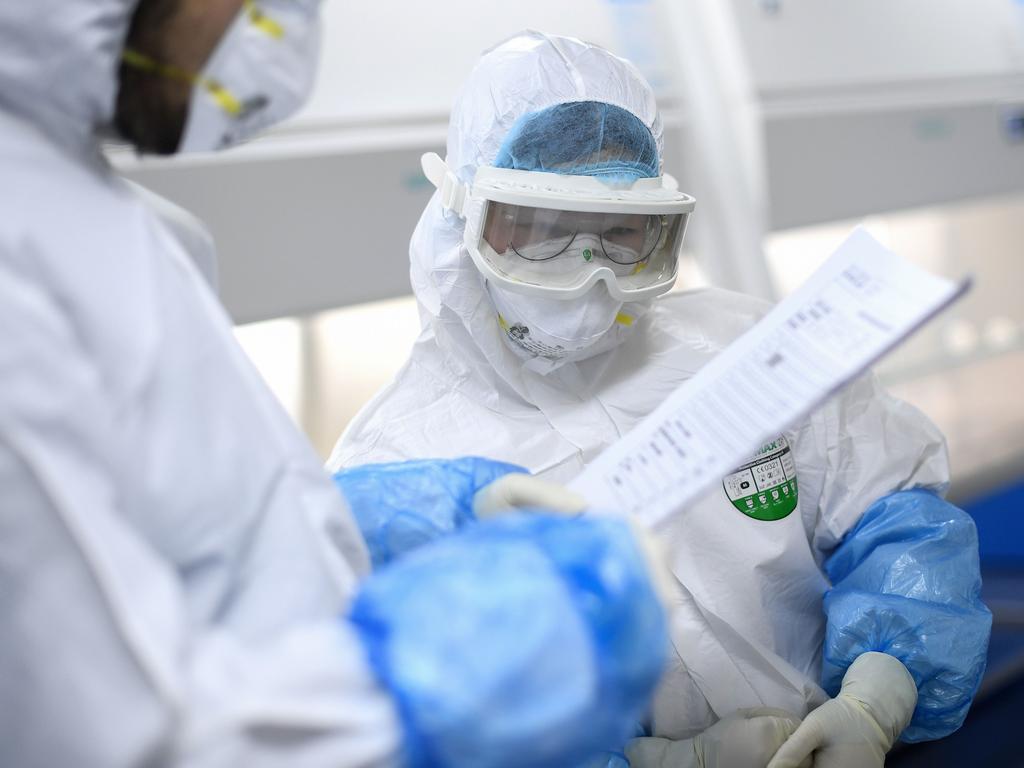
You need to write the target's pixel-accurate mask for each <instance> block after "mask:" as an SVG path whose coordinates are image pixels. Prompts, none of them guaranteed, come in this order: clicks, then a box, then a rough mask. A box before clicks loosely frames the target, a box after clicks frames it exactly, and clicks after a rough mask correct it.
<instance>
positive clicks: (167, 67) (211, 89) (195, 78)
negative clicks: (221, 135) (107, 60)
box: [121, 48, 242, 117]
mask: <svg viewBox="0 0 1024 768" xmlns="http://www.w3.org/2000/svg"><path fill="white" fill-rule="evenodd" d="M121 60H122V61H124V63H125V64H127V65H128V66H130V67H135V68H136V69H139V70H142V71H143V72H151V73H153V74H154V75H160V76H161V77H166V78H169V79H171V80H180V81H181V82H184V83H188V84H189V85H195V86H199V87H200V88H202V89H203V90H205V91H206V92H207V93H208V94H210V97H211V98H212V99H213V100H214V101H215V102H217V105H218V106H219V107H220V108H221V109H223V110H224V111H225V112H227V113H228V114H229V115H231V116H232V117H238V115H240V114H241V113H242V102H240V101H239V100H238V99H237V98H235V96H234V94H232V93H231V91H229V90H228V89H227V88H225V87H224V86H223V85H221V84H220V83H218V82H217V81H216V80H213V79H211V78H208V77H203V76H202V75H197V74H194V73H192V72H187V71H185V70H184V69H181V68H179V67H175V66H173V65H171V64H164V63H162V62H159V61H157V60H156V59H153V58H151V57H149V56H147V55H146V54H144V53H139V52H138V51H136V50H133V49H131V48H125V49H124V51H123V52H122V53H121Z"/></svg>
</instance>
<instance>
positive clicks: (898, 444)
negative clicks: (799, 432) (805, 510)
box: [814, 374, 949, 552]
mask: <svg viewBox="0 0 1024 768" xmlns="http://www.w3.org/2000/svg"><path fill="white" fill-rule="evenodd" d="M814 431H815V433H816V436H817V439H818V440H819V444H820V446H821V450H823V451H824V456H825V468H824V476H823V480H822V492H821V501H820V504H819V509H820V522H819V525H818V530H817V531H816V532H815V539H816V540H815V546H816V548H817V549H818V550H819V551H820V552H829V551H831V550H832V549H833V548H834V547H836V546H837V545H838V544H839V542H840V541H841V540H842V538H843V536H845V535H846V533H847V532H848V531H849V530H850V529H851V528H853V526H855V525H856V524H857V521H858V520H860V518H861V516H862V515H863V514H864V512H865V510H867V508H868V507H870V506H871V505H872V504H873V503H874V502H876V501H878V500H879V499H880V498H882V497H883V496H885V495H886V494H889V493H893V492H895V491H901V490H908V489H911V488H928V489H931V490H934V491H936V492H939V493H944V492H945V490H946V488H947V487H948V485H949V457H948V454H947V450H946V440H945V438H944V437H943V435H942V433H941V432H940V431H939V430H938V428H937V427H936V426H935V425H934V424H933V423H932V422H931V421H930V420H929V419H928V417H927V416H925V415H924V414H923V413H921V412H920V411H919V410H917V409H916V408H914V407H913V406H912V405H909V404H908V403H905V402H903V401H901V400H898V399H896V398H894V397H892V396H891V395H890V394H889V393H888V392H886V391H885V389H883V388H882V386H881V385H880V384H879V383H878V380H877V379H876V378H875V376H874V375H873V374H869V375H867V376H864V377H862V378H860V379H858V380H857V381H855V382H854V383H853V384H851V385H850V386H849V387H848V388H847V389H846V390H844V391H843V392H842V393H841V394H840V395H838V396H836V397H835V398H833V399H832V400H831V401H830V402H829V403H828V404H827V405H826V406H824V407H823V408H822V409H821V410H820V411H818V413H817V414H815V417H814Z"/></svg>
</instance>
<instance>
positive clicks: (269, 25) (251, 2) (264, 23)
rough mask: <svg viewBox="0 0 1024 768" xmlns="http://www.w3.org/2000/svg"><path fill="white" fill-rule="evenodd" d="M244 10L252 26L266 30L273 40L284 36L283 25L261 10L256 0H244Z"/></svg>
mask: <svg viewBox="0 0 1024 768" xmlns="http://www.w3.org/2000/svg"><path fill="white" fill-rule="evenodd" d="M245 11H246V13H247V14H248V16H249V22H250V23H251V24H253V26H255V27H257V28H259V29H260V30H262V31H263V32H266V33H267V34H268V35H270V36H271V37H272V38H274V39H275V40H280V39H281V38H283V37H284V27H282V26H281V25H280V24H279V23H278V22H276V21H274V20H273V19H272V18H270V17H269V16H267V14H266V13H264V12H263V9H262V8H260V7H259V5H257V4H256V0H245Z"/></svg>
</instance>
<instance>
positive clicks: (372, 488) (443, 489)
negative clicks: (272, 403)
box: [334, 457, 526, 568]
mask: <svg viewBox="0 0 1024 768" xmlns="http://www.w3.org/2000/svg"><path fill="white" fill-rule="evenodd" d="M512 472H523V473H525V472H526V470H525V469H523V468H522V467H518V466H516V465H515V464H505V463H503V462H500V461H491V460H490V459H481V458H475V457H466V458H462V459H426V460H422V461H399V462H394V463H389V464H364V465H363V466H360V467H353V468H351V469H343V470H341V471H340V472H338V473H337V474H335V475H334V482H335V484H336V485H337V486H338V488H340V489H341V493H342V495H343V496H344V497H345V500H346V501H347V502H348V505H349V508H351V510H352V514H353V515H354V516H355V519H356V523H357V524H358V525H359V530H360V531H361V532H362V534H363V538H364V539H365V540H366V546H367V548H368V549H369V550H370V558H371V559H372V561H373V567H374V568H379V567H380V566H382V565H384V564H386V563H389V562H391V561H392V560H394V559H395V558H397V557H400V556H402V555H404V554H405V553H406V552H409V551H411V550H413V549H416V548H417V547H420V546H422V545H424V544H427V543H429V542H431V541H434V540H435V539H439V538H441V537H442V536H445V535H447V534H449V533H451V532H452V531H455V530H458V529H459V528H461V527H462V526H463V525H465V524H466V523H468V522H471V521H473V520H475V519H476V518H475V516H474V515H473V508H472V505H473V496H474V495H475V494H476V492H477V491H479V490H480V489H481V488H483V487H484V486H486V485H489V484H490V483H492V482H493V481H495V480H497V479H498V478H499V477H503V476H504V475H507V474H509V473H512Z"/></svg>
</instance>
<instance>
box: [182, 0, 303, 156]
mask: <svg viewBox="0 0 1024 768" xmlns="http://www.w3.org/2000/svg"><path fill="white" fill-rule="evenodd" d="M319 5H320V3H319V0H258V1H257V0H246V2H245V7H244V8H243V9H242V11H241V13H240V14H239V15H238V18H236V19H235V21H234V22H233V23H232V25H231V27H230V28H229V29H228V31H227V33H226V34H225V35H224V38H223V39H222V40H221V41H220V44H219V45H218V46H217V49H216V50H215V51H214V52H213V55H212V56H211V57H210V60H209V61H208V62H207V63H206V66H205V67H204V68H203V72H202V73H201V75H200V76H199V77H198V78H197V80H196V83H195V85H194V87H193V91H192V103H191V106H190V108H189V116H188V122H187V124H186V126H185V133H184V135H183V136H182V140H181V144H180V146H179V148H178V151H179V152H208V151H212V150H217V149H222V148H224V147H228V146H231V145H233V144H237V143H239V142H241V141H244V140H246V139H249V138H251V137H253V136H254V135H255V134H257V133H259V132H260V131H262V130H264V129H265V128H268V127H269V126H271V125H274V124H275V123H279V122H280V121H282V120H284V119H285V118H287V117H289V116H290V115H291V114H292V113H294V112H295V111H296V110H297V109H298V108H299V107H301V106H302V104H303V102H304V101H305V100H306V97H307V96H308V95H309V91H310V89H311V88H312V85H313V79H314V77H315V75H316V68H317V62H318V60H319V54H320V27H319Z"/></svg>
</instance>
